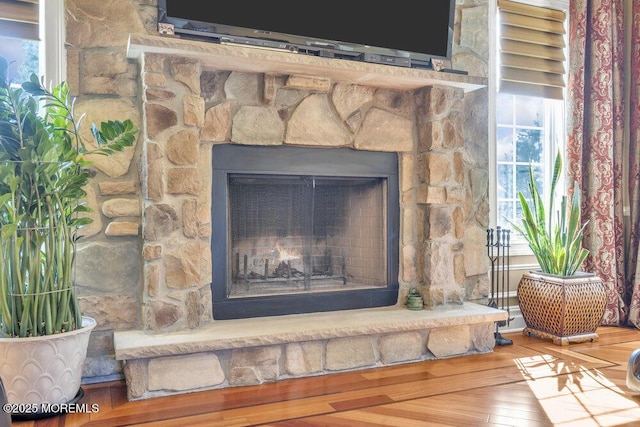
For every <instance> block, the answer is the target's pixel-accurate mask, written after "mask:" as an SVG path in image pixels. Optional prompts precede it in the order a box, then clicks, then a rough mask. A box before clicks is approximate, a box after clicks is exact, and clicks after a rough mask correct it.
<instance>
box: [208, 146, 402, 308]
mask: <svg viewBox="0 0 640 427" xmlns="http://www.w3.org/2000/svg"><path fill="white" fill-rule="evenodd" d="M212 170H213V176H212V198H211V200H212V207H211V225H212V237H211V254H212V266H213V274H212V283H211V291H212V294H213V298H212V300H213V301H212V305H213V318H214V319H216V320H223V319H238V318H248V317H263V316H278V315H284V314H298V313H310V312H324V311H336V310H348V309H357V308H371V307H382V306H388V305H394V304H396V302H397V299H398V271H399V228H400V227H399V224H400V220H399V218H400V198H399V185H398V155H397V153H395V152H377V151H376V152H374V151H359V150H353V149H350V148H331V147H325V148H306V147H289V146H275V147H274V146H246V145H236V144H221V145H216V146H214V147H213V155H212ZM248 172H249V173H256V174H274V175H275V174H277V175H282V174H292V175H322V176H343V177H382V178H386V180H387V185H386V188H387V195H386V196H387V197H386V202H387V207H386V208H387V209H386V211H387V224H386V226H387V230H386V233H387V286H386V287H384V288H382V287H381V288H376V289H366V290H345V291H337V292H323V293H312V294H292V295H274V296H271V295H269V296H260V297H242V298H237V297H235V298H228V297H227V289H226V286H227V285H226V284H227V274H228V250H229V242H228V238H229V237H228V233H227V230H228V225H229V213H228V203H229V202H228V200H229V195H228V189H227V182H228V179H229V174H238V173H248Z"/></svg>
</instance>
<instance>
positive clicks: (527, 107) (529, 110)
mask: <svg viewBox="0 0 640 427" xmlns="http://www.w3.org/2000/svg"><path fill="white" fill-rule="evenodd" d="M515 108H516V125H518V126H542V118H543V117H544V99H543V98H536V97H532V96H517V97H516V105H515Z"/></svg>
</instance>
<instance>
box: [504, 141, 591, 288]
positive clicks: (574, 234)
mask: <svg viewBox="0 0 640 427" xmlns="http://www.w3.org/2000/svg"><path fill="white" fill-rule="evenodd" d="M561 173H562V156H561V153H560V152H558V154H557V155H556V158H555V162H554V167H553V176H552V178H551V188H550V190H551V191H550V192H549V200H548V203H547V205H546V206H545V204H544V202H543V199H542V196H541V195H540V193H539V191H538V188H537V187H536V184H535V180H534V174H533V168H532V167H531V166H530V167H529V182H528V189H529V193H530V199H527V198H526V197H525V195H524V194H523V193H522V192H519V193H518V198H519V200H520V206H521V207H522V216H521V218H520V219H521V223H522V224H521V226H519V225H518V224H514V223H513V222H512V225H513V227H514V228H515V230H516V231H518V232H519V233H521V234H522V235H523V236H524V238H525V239H526V240H527V243H528V244H529V247H530V248H531V250H532V251H533V254H534V255H535V257H536V259H537V261H538V263H539V265H540V269H541V270H542V272H543V273H547V274H554V275H558V276H573V275H575V274H576V272H577V271H578V269H579V268H580V266H581V265H582V263H583V262H584V260H585V258H586V257H587V255H588V254H589V251H588V250H587V249H585V248H584V247H583V246H582V240H583V235H584V229H585V227H586V226H587V223H588V222H585V223H584V224H582V225H581V224H580V221H581V219H580V192H579V190H578V189H577V188H576V185H575V183H574V186H573V192H572V195H571V196H570V198H569V196H567V195H562V196H561V198H560V206H559V208H558V209H556V210H555V211H554V200H556V199H557V195H556V191H558V182H559V180H560V175H561ZM552 214H555V215H552Z"/></svg>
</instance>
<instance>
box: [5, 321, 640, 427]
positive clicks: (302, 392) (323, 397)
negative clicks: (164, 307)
mask: <svg viewBox="0 0 640 427" xmlns="http://www.w3.org/2000/svg"><path fill="white" fill-rule="evenodd" d="M598 334H599V335H600V339H599V341H597V342H594V343H580V344H570V345H569V346H564V347H561V346H557V345H553V344H552V343H551V342H550V341H544V340H540V339H537V338H531V337H527V336H524V335H522V333H520V332H515V333H509V334H503V336H504V337H506V338H509V339H512V340H513V344H512V345H506V346H496V348H495V350H494V352H493V353H489V354H479V355H472V356H465V357H460V358H451V359H444V360H433V361H426V362H418V363H412V364H405V365H397V366H392V367H385V368H374V369H368V370H362V371H356V372H349V373H344V374H333V375H327V376H322V377H312V378H305V379H292V380H287V381H281V382H278V383H268V384H263V385H260V386H249V387H235V388H227V389H222V390H211V391H204V392H199V393H191V394H185V395H179V396H171V397H161V398H155V399H148V400H143V401H136V402H128V401H127V399H126V390H125V385H124V383H122V382H110V383H102V384H96V385H86V386H83V390H84V392H85V394H84V397H83V398H82V400H81V401H80V403H87V404H89V405H91V404H96V405H97V407H98V408H99V411H98V412H96V413H92V414H88V413H75V414H67V415H59V416H55V417H50V418H45V419H40V420H35V421H21V422H14V424H13V425H14V426H16V427H31V426H36V427H44V426H109V427H111V426H148V427H153V426H163V427H167V426H169V427H171V426H180V427H187V426H249V425H260V426H278V427H290V426H296V427H297V426H301V427H311V426H348V427H353V426H402V427H405V426H580V427H584V426H633V425H637V426H640V393H636V392H633V391H631V390H630V389H628V388H627V386H626V382H625V381H626V369H627V361H628V359H629V356H630V355H631V352H632V351H633V350H635V349H636V348H640V330H637V329H630V328H618V327H601V328H600V329H598Z"/></svg>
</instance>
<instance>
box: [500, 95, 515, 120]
mask: <svg viewBox="0 0 640 427" xmlns="http://www.w3.org/2000/svg"><path fill="white" fill-rule="evenodd" d="M513 98H514V96H513V95H510V94H505V93H498V95H497V96H496V114H497V123H498V124H499V125H510V124H512V123H513Z"/></svg>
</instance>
